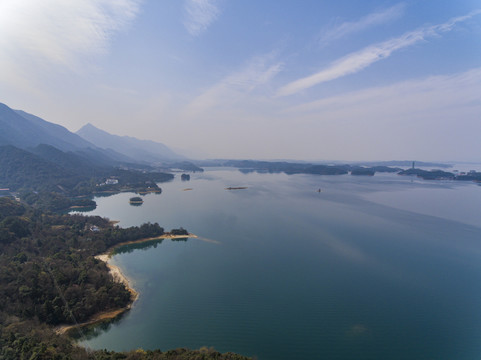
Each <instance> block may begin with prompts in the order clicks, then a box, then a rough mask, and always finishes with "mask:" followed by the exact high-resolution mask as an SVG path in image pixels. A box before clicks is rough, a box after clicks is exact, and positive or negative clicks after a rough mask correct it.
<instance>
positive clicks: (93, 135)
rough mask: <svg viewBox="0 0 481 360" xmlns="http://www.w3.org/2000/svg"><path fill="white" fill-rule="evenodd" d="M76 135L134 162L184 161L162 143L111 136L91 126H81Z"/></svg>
mask: <svg viewBox="0 0 481 360" xmlns="http://www.w3.org/2000/svg"><path fill="white" fill-rule="evenodd" d="M76 134H77V135H80V136H81V137H82V138H83V139H85V140H87V141H89V142H91V143H92V144H94V145H96V146H98V147H101V148H105V149H112V150H114V151H116V152H118V153H120V154H123V155H125V156H128V157H130V158H132V159H134V160H136V161H141V162H146V163H149V162H162V161H173V160H174V161H176V160H184V159H185V158H184V157H183V156H181V155H178V154H176V153H175V152H173V151H172V150H170V149H169V148H168V147H167V146H165V145H164V144H162V143H158V142H155V141H150V140H139V139H136V138H134V137H130V136H118V135H112V134H109V133H108V132H106V131H103V130H101V129H98V128H96V127H95V126H93V125H92V124H87V125H85V126H83V127H82V128H81V129H80V130H78V131H77V132H76Z"/></svg>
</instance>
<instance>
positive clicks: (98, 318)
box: [55, 233, 198, 335]
mask: <svg viewBox="0 0 481 360" xmlns="http://www.w3.org/2000/svg"><path fill="white" fill-rule="evenodd" d="M182 238H198V236H197V235H194V234H190V233H189V234H188V235H171V234H168V233H166V234H164V235H160V236H155V237H150V238H144V239H139V240H133V241H125V242H122V243H118V244H116V245H114V246H112V247H110V248H108V249H107V251H106V252H105V253H103V254H99V255H95V256H94V257H95V258H96V259H97V260H100V261H103V262H105V264H106V265H107V267H108V269H109V274H110V275H111V276H112V279H113V281H114V282H118V283H122V284H124V285H125V287H126V288H127V290H128V291H129V292H130V294H131V300H130V302H129V303H128V304H127V305H126V306H124V307H122V308H119V309H113V310H107V311H102V312H100V313H97V314H95V315H94V316H92V318H91V319H89V320H87V321H84V322H81V323H77V324H71V325H59V326H57V327H56V329H55V332H56V333H57V334H59V335H61V334H66V333H68V332H69V331H71V330H74V329H78V328H82V327H85V326H89V325H95V324H99V323H102V322H104V321H110V320H113V319H115V318H116V317H117V316H119V315H120V314H123V313H124V312H126V311H128V310H130V309H131V308H132V307H133V305H134V303H135V302H136V301H137V299H138V298H139V293H138V292H137V291H136V290H135V289H134V288H133V287H132V285H131V280H130V279H129V278H128V277H127V276H125V275H124V273H123V272H122V270H121V269H120V268H119V267H118V266H116V265H112V264H110V263H109V260H110V258H111V257H112V255H114V254H113V252H114V250H115V249H117V248H119V247H122V246H125V245H132V244H142V243H145V242H149V241H155V240H161V239H182Z"/></svg>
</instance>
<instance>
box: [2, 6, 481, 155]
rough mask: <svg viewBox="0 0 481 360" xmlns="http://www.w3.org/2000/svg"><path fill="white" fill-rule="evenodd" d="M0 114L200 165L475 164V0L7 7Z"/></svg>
mask: <svg viewBox="0 0 481 360" xmlns="http://www.w3.org/2000/svg"><path fill="white" fill-rule="evenodd" d="M0 69H2V70H1V72H0V102H4V103H6V104H7V105H9V106H10V107H13V108H17V109H23V110H25V111H28V112H31V113H33V114H36V115H39V116H41V117H43V118H45V119H46V120H48V121H51V122H54V123H58V124H61V125H63V126H66V127H67V128H68V129H70V130H72V131H76V130H77V129H79V128H80V127H81V126H83V125H84V124H86V123H87V122H90V123H92V124H93V125H95V126H97V127H99V128H102V129H104V130H107V131H109V132H111V133H114V134H118V135H132V136H135V137H138V138H141V139H151V140H155V141H160V142H163V143H165V144H166V145H168V146H170V147H172V148H174V149H183V150H185V151H186V153H187V154H188V155H191V156H195V157H198V158H219V157H222V158H258V159H260V158H262V159H303V160H391V159H417V160H444V161H450V160H466V161H479V160H480V154H481V152H480V150H481V149H480V148H481V141H480V134H481V3H480V2H479V1H474V0H471V1H468V0H464V1H463V0H460V1H427V0H426V1H379V0H378V1H369V0H366V1H347V0H345V1H319V0H315V1H310V0H303V1H294V0H290V1H287V0H276V1H272V0H271V1H267V0H264V1H263V0H256V1H243V0H145V1H140V0H115V1H114V0H78V1H77V0H70V1H68V2H65V1H64V0H43V1H36V0H3V1H2V2H1V3H0Z"/></svg>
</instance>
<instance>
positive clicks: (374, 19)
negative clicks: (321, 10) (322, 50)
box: [319, 3, 406, 46]
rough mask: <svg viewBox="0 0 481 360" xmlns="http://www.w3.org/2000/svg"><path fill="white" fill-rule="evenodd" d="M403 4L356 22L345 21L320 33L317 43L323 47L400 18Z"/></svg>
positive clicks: (403, 7) (374, 13)
mask: <svg viewBox="0 0 481 360" xmlns="http://www.w3.org/2000/svg"><path fill="white" fill-rule="evenodd" d="M405 7H406V6H405V4H404V3H399V4H397V5H394V6H392V7H390V8H387V9H383V10H380V11H377V12H373V13H371V14H369V15H366V16H364V17H362V18H361V19H359V20H358V21H346V22H343V23H342V24H340V25H337V26H334V27H331V28H330V29H326V30H324V31H323V32H322V34H321V36H320V39H319V42H320V44H321V45H323V46H325V45H327V44H328V43H330V42H332V41H334V40H339V39H341V38H343V37H345V36H347V35H350V34H352V33H356V32H360V31H362V30H365V29H367V28H370V27H372V26H376V25H381V24H384V23H387V22H389V21H391V20H394V19H397V18H399V17H401V16H402V15H403V13H404V9H405Z"/></svg>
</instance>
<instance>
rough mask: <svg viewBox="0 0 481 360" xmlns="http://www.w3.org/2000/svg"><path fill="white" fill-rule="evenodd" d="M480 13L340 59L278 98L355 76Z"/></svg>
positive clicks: (288, 87)
mask: <svg viewBox="0 0 481 360" xmlns="http://www.w3.org/2000/svg"><path fill="white" fill-rule="evenodd" d="M480 13H481V10H476V11H473V12H471V13H469V14H468V15H464V16H459V17H455V18H452V19H450V20H449V21H447V22H445V23H443V24H438V25H433V26H428V27H424V28H421V29H418V30H415V31H410V32H407V33H405V34H403V35H401V36H399V37H397V38H393V39H390V40H387V41H384V42H382V43H378V44H375V45H371V46H368V47H366V48H364V49H362V50H360V51H357V52H354V53H351V54H349V55H347V56H344V57H342V58H341V59H339V60H337V61H335V62H334V63H332V64H331V65H330V66H328V67H327V68H326V69H324V70H321V71H319V72H317V73H315V74H313V75H310V76H307V77H304V78H301V79H299V80H296V81H293V82H291V83H289V84H287V85H285V86H283V87H281V88H280V89H279V90H278V92H277V95H278V96H287V95H292V94H295V93H297V92H299V91H302V90H305V89H307V88H310V87H313V86H315V85H318V84H321V83H324V82H327V81H331V80H334V79H337V78H340V77H343V76H346V75H349V74H354V73H357V72H359V71H361V70H363V69H365V68H367V67H368V66H370V65H371V64H373V63H375V62H377V61H380V60H382V59H386V58H388V57H389V56H391V54H392V53H393V52H395V51H397V50H400V49H403V48H406V47H408V46H412V45H414V44H417V43H419V42H421V41H423V40H425V39H426V38H429V37H433V36H436V35H439V34H441V33H444V32H448V31H450V30H452V29H453V27H454V26H455V25H456V24H457V23H460V22H463V21H466V20H468V19H470V18H472V17H473V16H475V15H478V14H480Z"/></svg>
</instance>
